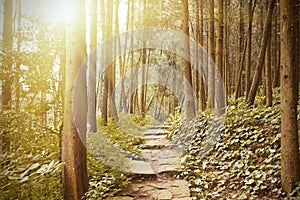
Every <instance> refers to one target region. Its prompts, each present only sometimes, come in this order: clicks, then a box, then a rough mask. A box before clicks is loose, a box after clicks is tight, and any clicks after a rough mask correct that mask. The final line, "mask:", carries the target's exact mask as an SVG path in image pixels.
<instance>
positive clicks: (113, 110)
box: [107, 1, 119, 121]
mask: <svg viewBox="0 0 300 200" xmlns="http://www.w3.org/2000/svg"><path fill="white" fill-rule="evenodd" d="M107 4H108V15H109V16H108V17H107V19H108V20H107V23H108V26H110V30H109V33H108V37H112V35H113V34H112V32H113V31H112V30H113V1H109V3H107ZM116 12H119V4H118V2H117V4H116ZM116 17H118V15H116ZM114 42H116V41H114ZM114 47H115V46H114ZM112 48H113V47H111V48H110V50H109V51H110V52H109V53H110V57H111V58H112V59H113V60H114V62H113V63H112V64H111V66H110V69H109V71H108V72H109V79H108V81H109V96H110V103H111V114H112V118H113V120H114V121H119V116H118V111H117V106H116V100H115V94H114V89H115V71H116V64H115V59H116V58H115V56H113V55H116V48H114V51H113V50H112ZM113 53H114V54H113Z"/></svg>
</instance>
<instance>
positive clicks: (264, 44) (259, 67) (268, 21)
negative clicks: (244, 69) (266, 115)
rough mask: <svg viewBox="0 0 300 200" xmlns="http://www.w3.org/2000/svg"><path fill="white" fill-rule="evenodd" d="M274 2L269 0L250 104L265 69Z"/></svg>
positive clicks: (250, 92) (252, 101)
mask: <svg viewBox="0 0 300 200" xmlns="http://www.w3.org/2000/svg"><path fill="white" fill-rule="evenodd" d="M274 3H275V0H271V1H270V2H269V8H268V14H267V18H266V23H265V28H264V33H263V38H262V46H261V48H260V52H259V55H258V61H257V64H256V71H255V74H254V78H253V81H252V84H251V88H250V91H249V95H248V98H247V103H248V105H253V104H254V100H255V96H256V92H257V89H258V86H259V82H260V79H261V74H262V69H263V66H264V61H265V55H266V49H267V44H268V39H269V37H270V34H269V33H270V31H271V27H272V14H273V9H274Z"/></svg>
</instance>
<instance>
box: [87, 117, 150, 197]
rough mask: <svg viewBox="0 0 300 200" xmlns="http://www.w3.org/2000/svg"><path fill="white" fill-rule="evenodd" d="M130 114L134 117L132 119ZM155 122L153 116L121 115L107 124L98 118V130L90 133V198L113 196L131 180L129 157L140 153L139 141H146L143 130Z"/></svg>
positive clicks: (88, 194)
mask: <svg viewBox="0 0 300 200" xmlns="http://www.w3.org/2000/svg"><path fill="white" fill-rule="evenodd" d="M128 117H129V118H130V120H128ZM151 123H153V121H152V119H150V118H149V117H146V118H141V117H139V116H137V115H130V116H128V115H125V114H121V115H120V122H118V123H116V122H113V121H112V120H111V119H110V120H109V121H108V124H107V126H103V125H102V123H101V119H100V118H98V128H99V131H98V132H97V133H88V134H87V147H88V150H89V152H90V153H89V154H88V173H89V179H90V181H89V185H90V188H89V191H88V192H87V193H86V197H87V199H103V198H105V197H108V196H113V195H115V194H116V193H118V192H119V191H121V189H122V188H124V187H125V186H127V185H128V184H129V183H130V180H131V176H130V175H129V174H126V173H124V170H125V168H126V162H125V160H124V159H125V158H126V157H132V156H138V153H139V149H138V148H137V145H139V144H141V143H142V142H143V141H142V139H141V137H140V136H139V134H140V132H141V131H142V130H143V129H144V128H145V127H147V125H149V124H151Z"/></svg>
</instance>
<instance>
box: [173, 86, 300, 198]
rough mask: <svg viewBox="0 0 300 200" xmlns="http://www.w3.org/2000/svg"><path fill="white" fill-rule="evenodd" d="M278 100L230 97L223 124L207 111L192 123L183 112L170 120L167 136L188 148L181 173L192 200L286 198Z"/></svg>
mask: <svg viewBox="0 0 300 200" xmlns="http://www.w3.org/2000/svg"><path fill="white" fill-rule="evenodd" d="M275 93H276V91H275ZM277 100H278V96H276V98H275V104H276V105H275V106H274V107H270V108H268V107H265V106H262V105H261V104H260V102H258V103H257V105H258V106H257V107H252V108H249V107H247V106H246V105H245V103H244V101H243V100H242V99H239V100H238V101H235V102H232V104H231V106H230V107H229V108H228V109H227V112H226V116H225V118H224V123H222V120H221V121H220V120H219V119H217V120H216V118H215V119H214V118H213V117H212V115H211V114H208V113H199V115H198V116H197V118H196V119H195V120H194V121H192V122H191V123H189V124H185V123H184V122H183V120H180V118H181V117H179V116H175V117H173V118H172V119H170V120H169V121H172V120H173V119H174V118H175V120H176V121H175V123H169V124H170V125H171V128H170V134H169V137H170V138H171V139H172V140H173V141H174V142H176V143H177V144H179V145H180V146H181V147H182V148H183V149H184V151H185V154H184V157H183V158H182V160H181V162H182V165H183V169H184V170H183V172H182V174H181V175H182V176H183V177H185V178H187V179H188V180H189V182H190V183H191V191H192V195H193V197H194V199H237V198H240V199H262V198H264V197H265V198H272V199H281V198H283V196H284V195H285V194H284V193H283V192H282V189H281V185H280V104H278V103H277V102H278V101H277ZM299 111H300V107H299V106H298V113H299ZM216 122H217V123H216ZM210 142H211V143H210ZM207 143H209V144H207ZM293 194H294V195H297V194H298V190H297V188H296V190H295V191H294V192H293Z"/></svg>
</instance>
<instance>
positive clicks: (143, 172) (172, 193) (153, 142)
mask: <svg viewBox="0 0 300 200" xmlns="http://www.w3.org/2000/svg"><path fill="white" fill-rule="evenodd" d="M166 134H167V130H166V127H164V126H155V127H151V128H149V129H148V130H146V131H145V132H143V133H142V137H143V138H144V140H145V142H144V143H143V144H142V145H141V146H140V148H141V149H142V152H141V158H139V159H128V160H127V163H128V164H127V165H128V166H129V167H128V169H127V173H132V174H134V175H135V178H134V180H133V183H132V184H131V185H130V186H129V187H127V188H125V189H124V190H123V191H122V192H121V194H119V196H115V197H110V198H107V200H141V199H143V200H191V199H192V198H191V197H190V191H189V187H188V182H187V181H185V180H182V179H176V178H175V176H176V175H177V174H179V173H180V163H179V161H180V156H181V151H180V150H179V149H178V148H177V146H175V145H173V144H171V142H170V141H169V140H168V139H167V138H166Z"/></svg>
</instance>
